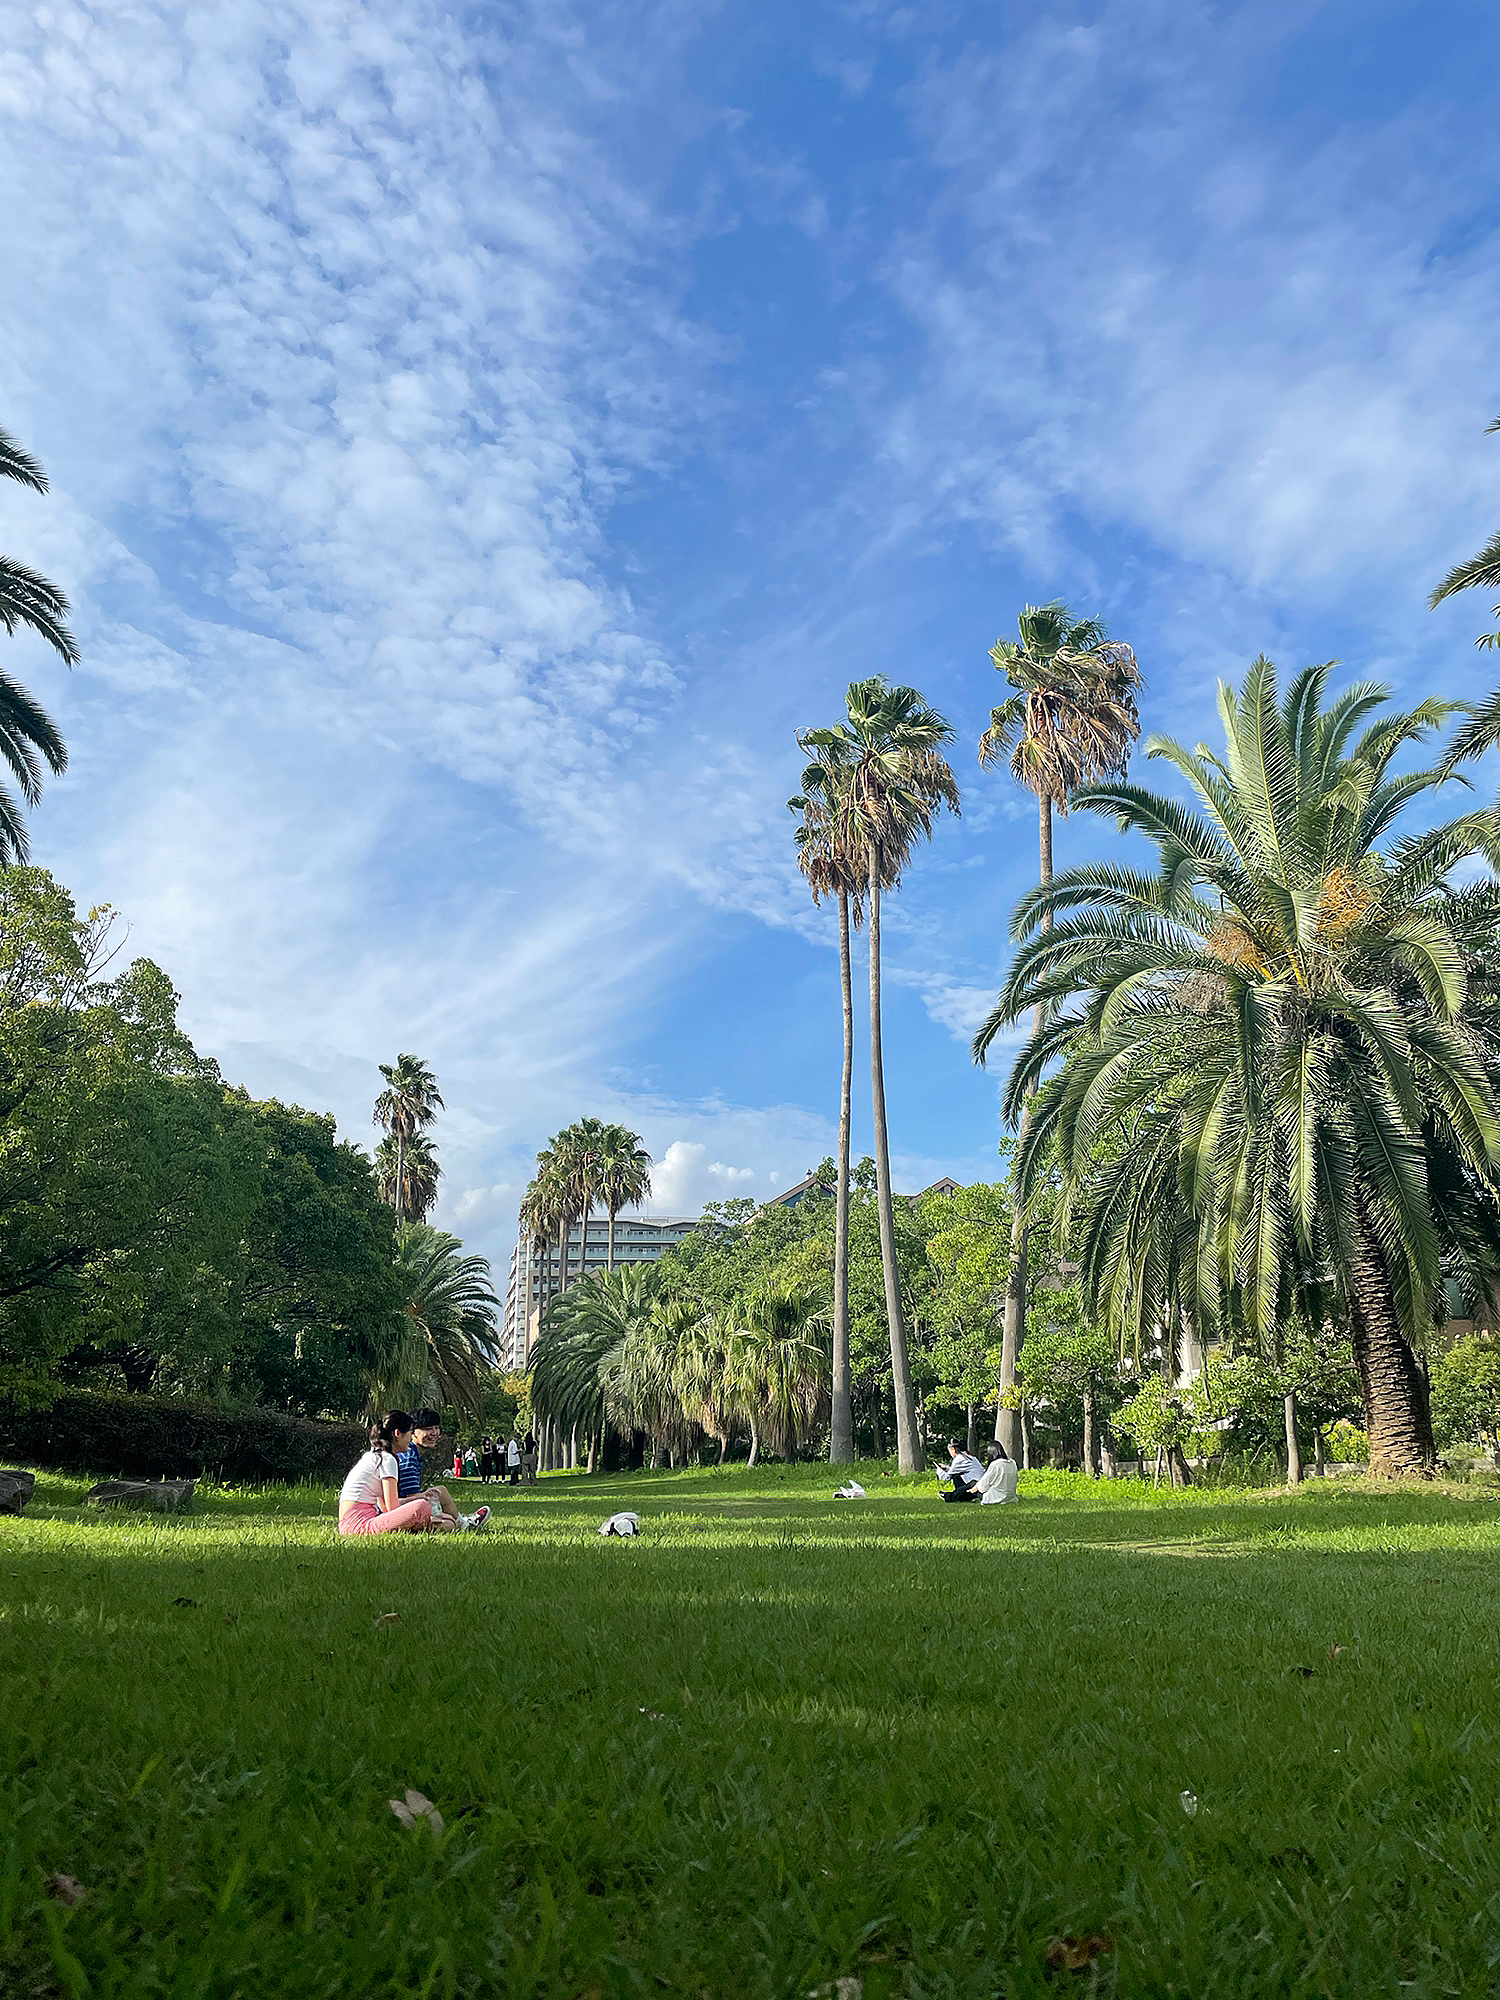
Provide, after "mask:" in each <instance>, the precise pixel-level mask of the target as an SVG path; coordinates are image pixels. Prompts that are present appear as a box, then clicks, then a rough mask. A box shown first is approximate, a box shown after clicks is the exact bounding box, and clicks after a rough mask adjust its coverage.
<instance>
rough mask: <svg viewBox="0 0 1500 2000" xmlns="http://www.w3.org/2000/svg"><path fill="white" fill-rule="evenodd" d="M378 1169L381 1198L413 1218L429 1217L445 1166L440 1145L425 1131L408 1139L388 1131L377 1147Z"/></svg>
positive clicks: (412, 1219)
mask: <svg viewBox="0 0 1500 2000" xmlns="http://www.w3.org/2000/svg"><path fill="white" fill-rule="evenodd" d="M375 1172H376V1175H377V1177H378V1180H379V1184H380V1198H381V1200H382V1201H388V1202H389V1203H390V1204H391V1207H392V1208H394V1209H395V1211H396V1213H397V1215H398V1216H401V1217H403V1218H405V1219H406V1220H408V1221H411V1222H425V1221H426V1220H427V1216H428V1212H429V1210H430V1209H431V1207H432V1205H433V1203H434V1202H435V1201H436V1200H437V1192H438V1182H439V1180H440V1179H441V1178H442V1173H443V1170H442V1168H441V1167H440V1166H439V1165H438V1157H437V1147H436V1146H435V1145H434V1144H433V1142H432V1140H431V1139H429V1138H428V1136H427V1134H426V1133H425V1132H413V1133H412V1135H411V1137H410V1138H409V1139H405V1140H403V1139H401V1138H399V1137H398V1136H397V1135H395V1134H394V1133H388V1134H387V1135H386V1137H385V1138H383V1139H382V1140H381V1142H380V1144H379V1145H378V1146H377V1147H376V1148H375ZM398 1183H399V1185H398Z"/></svg>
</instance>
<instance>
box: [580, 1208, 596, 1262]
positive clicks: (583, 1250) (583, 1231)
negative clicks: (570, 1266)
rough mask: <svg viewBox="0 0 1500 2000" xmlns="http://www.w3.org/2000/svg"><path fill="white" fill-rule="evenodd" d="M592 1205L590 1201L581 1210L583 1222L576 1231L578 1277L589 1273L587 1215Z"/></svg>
mask: <svg viewBox="0 0 1500 2000" xmlns="http://www.w3.org/2000/svg"><path fill="white" fill-rule="evenodd" d="M592 1207H593V1204H592V1203H590V1204H589V1205H588V1206H587V1207H586V1208H585V1209H584V1211H583V1222H582V1224H581V1225H580V1227H579V1231H578V1275H579V1277H580V1278H586V1277H587V1276H588V1274H589V1263H588V1258H589V1215H590V1213H591V1212H592Z"/></svg>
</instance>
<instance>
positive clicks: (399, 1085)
mask: <svg viewBox="0 0 1500 2000" xmlns="http://www.w3.org/2000/svg"><path fill="white" fill-rule="evenodd" d="M380 1074H381V1075H382V1076H383V1077H384V1078H385V1085H386V1087H385V1089H384V1090H383V1091H381V1093H380V1095H379V1096H378V1097H377V1098H376V1100H375V1123H376V1124H377V1125H378V1126H379V1127H380V1128H381V1130H382V1131H383V1132H387V1133H389V1134H390V1135H391V1136H392V1137H393V1138H394V1139H395V1141H396V1177H395V1183H394V1185H395V1195H396V1219H397V1221H398V1222H399V1221H400V1219H401V1216H402V1214H403V1213H404V1210H403V1208H402V1198H403V1195H404V1193H405V1187H406V1171H405V1153H406V1148H407V1146H408V1144H409V1143H410V1141H411V1139H412V1136H413V1134H415V1133H417V1132H423V1131H425V1130H426V1129H427V1127H428V1126H429V1125H430V1124H431V1123H432V1121H433V1119H434V1118H435V1117H436V1116H437V1114H438V1112H439V1111H441V1110H442V1109H443V1108H444V1106H443V1099H442V1093H441V1092H440V1091H439V1089H438V1086H437V1078H436V1077H435V1076H434V1075H433V1073H432V1071H431V1070H430V1069H429V1068H428V1067H427V1065H426V1063H424V1062H423V1061H422V1059H421V1058H420V1056H397V1058H396V1060H395V1061H394V1062H393V1063H382V1064H381V1065H380Z"/></svg>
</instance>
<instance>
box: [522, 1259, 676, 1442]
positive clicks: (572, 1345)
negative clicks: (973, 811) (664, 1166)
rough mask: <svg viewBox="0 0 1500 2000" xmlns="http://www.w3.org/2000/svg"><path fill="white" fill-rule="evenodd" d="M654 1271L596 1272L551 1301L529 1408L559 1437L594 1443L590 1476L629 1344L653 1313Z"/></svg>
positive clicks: (618, 1395)
mask: <svg viewBox="0 0 1500 2000" xmlns="http://www.w3.org/2000/svg"><path fill="white" fill-rule="evenodd" d="M651 1298H652V1280H651V1274H650V1270H649V1267H648V1266H646V1265H644V1264H627V1265H624V1266H622V1267H621V1269H620V1270H618V1271H596V1272H595V1273H594V1274H593V1275H592V1276H591V1277H589V1278H586V1279H585V1280H584V1281H583V1283H582V1284H578V1285H574V1286H573V1287H572V1289H571V1290H570V1291H568V1292H567V1293H565V1294H560V1295H559V1296H558V1297H557V1298H556V1299H554V1300H553V1302H552V1304H551V1305H550V1307H549V1308H548V1310H547V1313H546V1316H545V1319H544V1321H543V1326H542V1333H541V1338H540V1339H539V1340H538V1342H537V1346H536V1354H535V1359H534V1361H533V1364H532V1371H531V1404H532V1408H533V1409H534V1410H535V1411H536V1413H537V1414H538V1416H540V1417H542V1418H544V1419H546V1420H547V1421H549V1422H551V1423H553V1424H555V1425H556V1426H557V1427H558V1428H559V1430H560V1431H568V1432H571V1431H574V1430H577V1429H579V1428H580V1427H581V1428H583V1429H584V1431H585V1434H586V1435H587V1436H588V1438H589V1440H590V1445H589V1460H590V1464H589V1469H590V1471H592V1470H593V1469H594V1467H595V1465H596V1464H597V1462H598V1460H597V1448H596V1439H597V1438H598V1436H599V1435H600V1433H601V1430H602V1426H603V1424H604V1421H605V1419H606V1417H607V1416H609V1415H611V1414H612V1413H613V1412H614V1410H615V1409H616V1408H617V1406H618V1404H619V1402H620V1398H621V1377H622V1369H623V1365H624V1357H625V1347H626V1342H627V1340H628V1338H629V1336H630V1334H631V1332H632V1331H633V1330H634V1329H636V1328H637V1327H639V1326H640V1325H641V1324H642V1323H643V1322H644V1321H645V1319H646V1318H647V1316H648V1314H649V1312H650V1308H651Z"/></svg>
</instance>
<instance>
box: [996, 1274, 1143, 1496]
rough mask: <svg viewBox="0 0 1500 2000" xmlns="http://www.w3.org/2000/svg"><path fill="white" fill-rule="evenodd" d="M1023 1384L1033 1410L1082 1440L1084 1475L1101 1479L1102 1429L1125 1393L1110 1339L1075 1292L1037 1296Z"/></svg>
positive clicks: (1059, 1288) (1067, 1289) (1051, 1290)
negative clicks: (1100, 1449)
mask: <svg viewBox="0 0 1500 2000" xmlns="http://www.w3.org/2000/svg"><path fill="white" fill-rule="evenodd" d="M1019 1381H1020V1386H1021V1388H1022V1389H1023V1390H1024V1392H1025V1396H1026V1400H1027V1403H1028V1405H1029V1406H1030V1407H1031V1408H1032V1409H1033V1410H1036V1411H1041V1412H1043V1413H1045V1414H1046V1415H1047V1416H1048V1417H1050V1419H1051V1421H1052V1422H1053V1424H1054V1425H1055V1426H1056V1427H1057V1428H1058V1430H1060V1431H1061V1432H1062V1433H1063V1434H1064V1435H1065V1436H1070V1437H1078V1438H1080V1439H1081V1441H1082V1447H1083V1469H1084V1471H1085V1472H1087V1473H1088V1474H1089V1475H1090V1476H1091V1477H1093V1478H1097V1477H1098V1475H1099V1446H1100V1444H1101V1442H1102V1438H1103V1426H1104V1425H1105V1424H1106V1423H1107V1422H1108V1419H1109V1417H1110V1414H1111V1412H1112V1411H1114V1410H1115V1409H1116V1408H1118V1407H1119V1405H1120V1404H1121V1403H1122V1402H1123V1401H1124V1400H1125V1396H1126V1393H1127V1390H1126V1386H1125V1379H1124V1376H1123V1374H1122V1371H1121V1367H1120V1357H1119V1352H1118V1350H1117V1349H1116V1347H1115V1344H1114V1342H1113V1341H1112V1340H1111V1339H1110V1338H1109V1336H1108V1334H1107V1333H1105V1332H1104V1331H1103V1329H1102V1328H1100V1327H1097V1326H1095V1325H1093V1324H1092V1323H1091V1322H1090V1321H1088V1320H1087V1319H1086V1318H1085V1317H1084V1314H1083V1310H1082V1302H1081V1300H1080V1298H1079V1295H1078V1292H1077V1290H1076V1288H1074V1287H1072V1286H1057V1287H1055V1288H1048V1289H1045V1290H1041V1289H1039V1290H1038V1291H1037V1292H1036V1293H1035V1294H1034V1303H1033V1305H1032V1308H1031V1311H1030V1314H1029V1315H1028V1325H1027V1329H1026V1344H1025V1346H1024V1348H1023V1349H1022V1353H1021V1366H1020V1374H1019Z"/></svg>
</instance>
